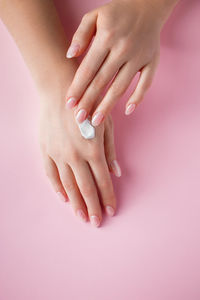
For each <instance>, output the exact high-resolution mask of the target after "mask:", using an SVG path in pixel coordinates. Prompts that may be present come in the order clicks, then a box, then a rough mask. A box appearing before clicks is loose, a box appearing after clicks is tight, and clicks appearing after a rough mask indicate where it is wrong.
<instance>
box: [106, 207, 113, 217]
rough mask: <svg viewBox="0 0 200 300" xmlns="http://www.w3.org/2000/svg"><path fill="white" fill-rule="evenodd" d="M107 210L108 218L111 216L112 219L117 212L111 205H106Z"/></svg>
mask: <svg viewBox="0 0 200 300" xmlns="http://www.w3.org/2000/svg"><path fill="white" fill-rule="evenodd" d="M105 208H106V213H107V215H108V216H111V217H112V216H114V213H115V211H114V209H113V208H112V207H111V206H110V205H106V207H105Z"/></svg>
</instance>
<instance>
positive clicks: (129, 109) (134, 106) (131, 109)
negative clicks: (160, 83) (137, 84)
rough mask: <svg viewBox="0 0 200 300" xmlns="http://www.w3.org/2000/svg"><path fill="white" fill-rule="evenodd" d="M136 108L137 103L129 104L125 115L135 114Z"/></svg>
mask: <svg viewBox="0 0 200 300" xmlns="http://www.w3.org/2000/svg"><path fill="white" fill-rule="evenodd" d="M135 108H136V105H135V103H130V104H128V106H127V107H126V110H125V115H127V116H128V115H130V114H131V113H132V112H134V110H135Z"/></svg>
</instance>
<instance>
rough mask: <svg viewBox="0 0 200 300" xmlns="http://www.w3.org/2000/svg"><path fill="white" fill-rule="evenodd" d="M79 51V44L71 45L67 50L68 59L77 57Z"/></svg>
mask: <svg viewBox="0 0 200 300" xmlns="http://www.w3.org/2000/svg"><path fill="white" fill-rule="evenodd" d="M79 51H80V45H79V44H71V45H70V47H69V48H68V50H67V53H66V58H73V57H77V56H78V53H79Z"/></svg>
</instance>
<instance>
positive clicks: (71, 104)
mask: <svg viewBox="0 0 200 300" xmlns="http://www.w3.org/2000/svg"><path fill="white" fill-rule="evenodd" d="M76 102H77V100H76V98H74V97H70V98H69V99H68V100H67V102H66V107H67V108H72V107H74V106H75V105H76Z"/></svg>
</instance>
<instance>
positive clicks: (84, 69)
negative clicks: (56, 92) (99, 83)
mask: <svg viewBox="0 0 200 300" xmlns="http://www.w3.org/2000/svg"><path fill="white" fill-rule="evenodd" d="M99 45H100V41H99V38H97V37H95V39H94V41H93V43H92V46H91V48H90V49H89V51H88V53H87V54H86V55H85V57H84V59H83V60H82V62H81V64H80V66H79V68H78V69H77V71H76V74H75V76H74V79H73V81H72V83H71V85H70V87H69V89H68V91H67V99H66V100H67V102H66V107H67V108H72V107H74V106H75V105H76V104H77V102H78V101H79V100H80V99H81V97H82V95H83V93H84V92H85V90H86V88H87V86H88V85H89V83H90V82H91V81H92V79H93V78H94V76H95V74H96V73H97V71H98V69H99V68H100V66H101V64H102V63H103V61H104V59H105V58H106V56H107V55H108V52H109V50H108V49H101V48H100V46H99ZM76 113H77V115H76V116H77V120H78V122H80V123H81V122H83V121H84V120H85V119H86V117H87V112H86V111H85V110H79V111H76Z"/></svg>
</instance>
